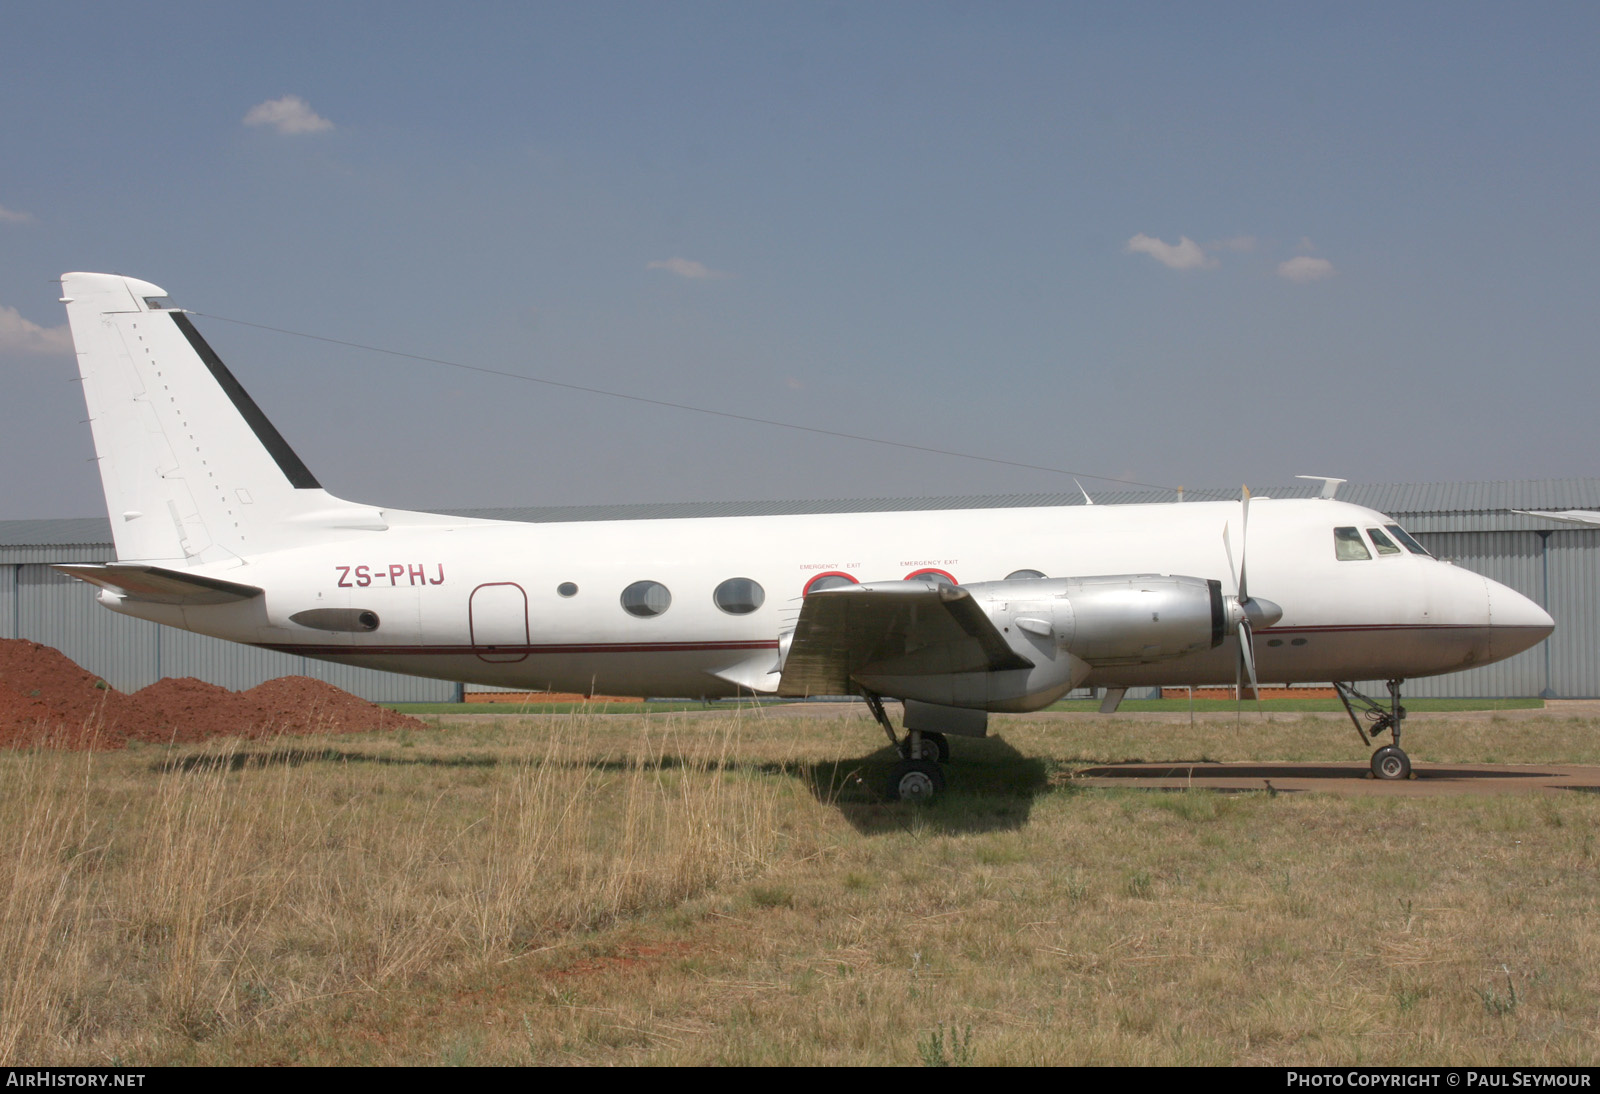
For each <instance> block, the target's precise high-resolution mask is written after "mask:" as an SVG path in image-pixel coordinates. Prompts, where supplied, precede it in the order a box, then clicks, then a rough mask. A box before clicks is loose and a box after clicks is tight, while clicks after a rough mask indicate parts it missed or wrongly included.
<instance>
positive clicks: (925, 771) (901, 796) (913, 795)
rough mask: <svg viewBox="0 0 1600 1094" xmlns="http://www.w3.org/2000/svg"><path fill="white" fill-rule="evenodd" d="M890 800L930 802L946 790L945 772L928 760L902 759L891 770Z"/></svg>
mask: <svg viewBox="0 0 1600 1094" xmlns="http://www.w3.org/2000/svg"><path fill="white" fill-rule="evenodd" d="M888 790H889V800H890V801H908V802H929V801H932V800H933V799H934V796H935V795H937V794H940V793H942V792H943V791H944V772H943V771H941V770H939V765H938V764H936V763H930V762H928V761H927V760H901V761H900V762H899V763H897V764H895V765H894V767H892V768H891V769H890V770H889V786H888Z"/></svg>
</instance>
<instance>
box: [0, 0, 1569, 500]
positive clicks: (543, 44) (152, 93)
mask: <svg viewBox="0 0 1600 1094" xmlns="http://www.w3.org/2000/svg"><path fill="white" fill-rule="evenodd" d="M0 18H3V20H4V23H3V25H4V28H5V32H4V33H3V34H0V97H3V98H0V101H3V104H4V109H3V110H0V148H3V149H4V150H5V151H4V154H3V155H0V369H3V370H4V375H5V377H6V385H5V391H6V396H5V398H4V400H3V401H0V461H3V465H4V466H5V467H6V468H7V470H8V472H9V473H8V474H6V475H5V476H0V519H10V518H25V517H47V516H78V515H93V514H96V513H99V512H101V511H103V506H102V502H101V499H100V496H99V489H98V481H97V477H96V474H95V471H94V467H93V464H92V457H93V451H92V448H91V446H90V443H89V435H88V429H87V427H86V426H84V425H82V424H81V423H82V419H83V417H84V414H83V408H82V405H81V403H80V402H79V395H78V391H77V388H76V386H75V385H73V384H71V383H70V382H69V380H70V379H71V377H72V375H73V371H72V362H71V358H70V355H69V354H64V353H63V352H62V349H61V347H62V339H61V333H60V331H59V330H57V329H56V328H59V327H60V326H61V325H62V323H63V321H64V317H63V315H62V313H61V310H60V305H59V304H58V303H56V297H57V295H59V294H58V292H57V291H56V287H55V286H54V285H52V284H50V281H51V279H52V278H54V277H56V276H58V275H59V274H60V273H61V272H63V271H65V270H71V269H84V270H115V271H118V272H123V273H128V274H132V275H134V276H138V277H142V278H145V279H147V280H151V281H154V282H156V283H157V284H160V285H162V286H164V287H165V288H166V289H168V290H169V291H170V292H171V293H172V295H173V297H174V298H175V300H176V301H177V302H178V303H179V304H181V305H183V306H185V307H189V308H191V309H194V310H196V311H199V312H201V313H203V316H204V317H202V318H200V319H198V320H197V323H198V325H199V326H200V328H201V330H202V331H203V332H204V333H205V334H206V335H207V337H208V338H209V339H210V340H211V342H212V343H213V345H214V346H215V347H216V348H217V349H218V350H219V351H220V352H221V354H222V356H223V357H224V359H225V360H227V361H228V362H229V364H230V366H231V367H232V368H233V370H234V372H235V373H236V374H237V375H238V376H239V377H240V379H241V380H242V381H243V383H244V384H245V385H246V387H248V388H249V389H250V391H251V392H252V394H254V395H255V396H256V398H257V401H258V402H260V403H261V404H262V406H263V407H264V408H265V409H266V410H267V412H268V414H269V415H270V416H271V417H272V418H273V420H274V421H275V422H276V423H277V424H278V426H279V428H280V429H281V430H282V432H283V433H284V434H285V435H286V436H287V437H288V438H289V440H290V441H291V443H293V444H294V446H295V447H296V449H297V450H298V451H299V452H300V454H301V455H302V456H303V457H304V459H305V460H306V462H307V463H308V464H309V465H310V466H311V467H312V469H313V470H314V471H315V472H316V473H317V475H318V476H319V478H320V479H321V480H322V482H323V483H324V485H325V486H327V487H328V488H329V489H331V490H333V491H334V492H335V493H338V494H341V495H343V496H347V497H351V498H354V499H358V500H362V501H368V502H374V503H381V504H390V505H397V506H411V507H418V508H426V507H429V506H474V505H537V504H565V503H578V502H586V501H589V502H628V501H647V500H699V499H762V498H823V497H862V496H882V495H892V496H906V495H916V494H935V493H937V494H950V493H957V494H960V493H985V492H1025V491H1040V490H1063V489H1072V482H1071V478H1070V477H1068V476H1065V475H1061V474H1052V473H1049V472H1042V471H1027V470H1023V469H1019V468H1015V467H1007V466H1003V465H996V464H986V463H981V462H976V461H968V460H961V459H956V458H952V457H943V456H935V455H930V454H927V453H920V452H915V451H910V450H906V449H897V448H892V447H884V446H875V445H868V444H862V443H857V442H850V441H843V440H840V439H837V438H826V437H819V436H815V435H810V434H805V433H800V432H795V431H789V430H781V429H775V428H772V427H766V426H758V425H754V424H749V423H738V422H733V421H729V420H726V419H717V418H709V417H705V416H701V415H695V414H690V413H685V412H681V411H672V410H667V409H663V408H660V407H652V406H648V405H643V404H637V403H628V402H622V401H617V400H611V399H605V398H601V397H597V396H592V395H584V394H580V393H575V392H571V391H563V390H558V389H553V388H548V387H543V386H539V385H534V384H528V383H520V382H516V381H512V380H507V379H503V378H497V377H494V376H488V375H483V374H478V373H470V372H464V371H461V370H456V369H449V368H442V367H439V366H435V365H427V364H423V363H419V362H416V361H412V360H407V359H404V358H397V357H391V356H383V355H378V354H372V353H365V352H361V351H356V350H348V349H342V348H339V347H336V346H332V345H330V344H328V343H325V342H316V341H310V340H306V339H301V338H295V337H289V336H284V335H278V334H271V333H267V332H263V331H260V330H256V329H253V328H249V327H243V326H238V325H235V324H230V323H226V322H223V321H221V320H220V319H217V318H207V317H230V318H235V319H241V320H246V321H249V322H252V323H258V324H264V325H268V326H273V327H280V328H286V329H291V330H295V331H302V332H309V333H313V334H318V335H323V336H327V337H330V338H336V339H343V340H347V341H352V342H359V343H364V344H372V345H379V346H385V347H392V348H395V349H400V350H405V351H408V352H411V353H416V354H422V355H425V356H431V357H438V358H444V359H448V360H452V361H460V362H465V363H469V364H474V365H480V366H484V367H487V368H492V369H499V370H504V371H509V372H517V373H523V374H527V375H533V376H539V377H545V378H549V379H553V380H559V381H563V382H567V383H575V384H580V385H585V386H591V387H599V388H606V389H610V390H617V391H625V392H629V393H633V394H637V395H640V396H644V397H647V398H653V399H660V400H667V401H671V402H678V403H686V404H691V405H695V406H703V407H708V408H712V409H717V410H724V411H729V412H732V413H736V414H745V415H752V416H757V417H762V418H774V419H781V420H784V421H789V422H794V423H798V424H804V425H812V426H817V427H820V428H824V429H832V430H837V431H843V432H848V433H856V434H864V435H870V436H875V437H881V438H884V439H887V440H894V441H901V442H905V443H909V444H915V445H924V446H931V447H936V448H946V449H955V450H959V451H963V452H970V453H975V454H979V455H984V456H990V457H994V458H997V459H1002V460H1012V461H1018V462H1022V463H1027V464H1036V465H1043V466H1047V467H1053V468H1061V469H1067V470H1071V471H1076V472H1079V473H1081V474H1087V475H1101V476H1110V477H1114V478H1123V479H1127V480H1131V481H1137V482H1140V483H1152V484H1161V485H1178V484H1186V485H1190V486H1219V485H1228V484H1233V483H1238V482H1251V483H1281V482H1286V481H1289V480H1290V479H1291V478H1292V476H1293V475H1295V474H1298V473H1319V474H1332V475H1340V476H1343V477H1346V478H1349V479H1352V480H1356V481H1365V482H1393V481H1451V480H1471V479H1524V478H1544V477H1565V476H1580V475H1590V474H1594V473H1596V468H1595V461H1594V458H1593V453H1594V446H1593V442H1592V425H1593V420H1594V416H1595V415H1594V408H1595V406H1596V395H1597V387H1600V380H1597V378H1596V369H1595V367H1594V361H1593V358H1594V355H1595V348H1596V345H1597V342H1600V321H1597V319H1596V309H1595V306H1594V303H1593V302H1594V301H1595V300H1596V299H1597V298H1600V292H1597V289H1600V278H1597V276H1596V273H1595V264H1596V259H1597V256H1600V209H1597V207H1600V203H1597V202H1596V200H1595V191H1596V181H1597V179H1600V163H1597V162H1596V161H1597V159H1600V140H1597V136H1600V135H1597V133H1596V121H1597V107H1600V95H1597V91H1600V87H1597V84H1600V66H1597V65H1595V63H1594V60H1593V57H1594V52H1595V48H1596V44H1597V42H1600V34H1597V31H1600V7H1596V6H1594V5H1586V4H1567V5H1550V4H1519V5H1473V4H1464V3H1451V4H1381V5H1362V4H1340V5H1322V6H1313V5H1285V4H1262V5H1251V4H1214V5H1195V4H1116V5H1110V4H1106V5H1071V4H983V5H954V4H927V3H918V4H894V3H874V4H833V5H824V4H791V5H773V4H699V3H680V4H607V3H591V4H582V5H578V4H571V5H539V4H507V5H472V6H464V7H461V8H458V9H451V10H450V11H449V12H448V13H446V12H445V9H442V8H440V7H438V6H437V5H420V4H417V5H407V4H371V5H367V4H338V5H324V4H316V5H310V4H306V5H302V4H294V3H280V4H274V5H270V6H262V5H251V6H248V7H247V6H240V5H222V4H211V5H202V4H194V5H188V4H162V3H153V4H146V5H141V6H139V7H137V8H135V9H126V8H114V7H111V6H109V5H98V4H95V5H76V6H66V5H48V4H34V5H12V6H10V7H8V8H7V10H6V11H5V13H4V15H3V17H0ZM1083 482H1084V485H1085V486H1087V487H1089V488H1090V490H1091V491H1093V490H1094V489H1097V488H1106V487H1107V485H1108V484H1106V483H1104V482H1100V481H1098V480H1092V479H1089V478H1084V479H1083Z"/></svg>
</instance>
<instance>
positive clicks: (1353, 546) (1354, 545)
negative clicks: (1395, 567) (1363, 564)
mask: <svg viewBox="0 0 1600 1094" xmlns="http://www.w3.org/2000/svg"><path fill="white" fill-rule="evenodd" d="M1333 557H1334V558H1336V559H1338V560H1339V561H1340V562H1354V561H1356V560H1357V559H1363V558H1371V557H1372V552H1371V551H1369V550H1367V543H1366V541H1365V540H1364V539H1362V538H1361V529H1359V528H1335V529H1334V530H1333Z"/></svg>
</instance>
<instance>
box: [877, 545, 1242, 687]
mask: <svg viewBox="0 0 1600 1094" xmlns="http://www.w3.org/2000/svg"><path fill="white" fill-rule="evenodd" d="M962 588H963V589H964V590H965V591H966V592H968V593H969V594H971V596H972V597H973V599H974V600H975V601H976V602H977V603H978V604H979V605H980V606H981V607H982V608H983V610H984V612H985V613H986V614H987V615H988V616H989V618H990V620H991V621H992V622H993V623H994V626H995V629H996V630H998V631H999V632H1000V633H1001V635H1002V636H1004V638H1005V640H1006V643H1007V644H1008V645H1010V647H1011V648H1012V649H1013V650H1015V651H1016V652H1017V653H1018V654H1020V655H1021V656H1022V657H1024V658H1026V659H1027V660H1028V661H1029V662H1031V663H1032V665H1033V667H1032V668H1029V669H1008V670H1004V671H999V672H973V671H965V672H963V671H959V670H957V671H951V672H946V673H928V672H927V671H926V666H918V668H919V669H921V670H922V671H919V672H915V673H911V672H904V670H901V671H895V669H896V668H898V666H894V667H891V666H887V665H886V666H884V669H885V670H887V671H880V672H878V673H871V674H867V673H863V674H860V675H859V676H858V679H859V680H860V682H861V683H862V684H864V685H865V686H867V687H869V688H871V689H872V690H874V691H876V692H878V693H879V694H882V695H891V696H894V697H895V698H899V699H913V700H917V701H919V702H923V703H930V704H934V705H937V706H944V707H962V708H966V709H975V710H988V711H997V712H1005V713H1026V712H1028V711H1034V710H1040V709H1043V708H1044V707H1047V706H1049V705H1050V704H1051V703H1053V702H1055V701H1056V700H1057V699H1059V698H1061V697H1062V696H1063V695H1065V694H1067V693H1068V692H1069V691H1071V690H1072V689H1074V688H1076V687H1077V686H1079V685H1080V684H1081V683H1082V682H1083V681H1084V680H1085V679H1086V678H1087V677H1088V675H1089V673H1090V672H1092V671H1093V670H1094V669H1096V668H1100V667H1106V666H1115V665H1142V664H1150V663H1152V662H1158V661H1171V660H1175V659H1177V658H1180V657H1186V656H1188V655H1189V654H1192V653H1198V652H1201V651H1204V650H1208V649H1211V648H1212V647H1214V646H1217V645H1219V644H1220V643H1221V642H1222V640H1223V638H1224V637H1225V636H1226V635H1227V634H1228V633H1229V624H1230V621H1231V620H1232V616H1233V615H1235V614H1237V612H1238V608H1237V605H1236V604H1235V603H1234V601H1233V598H1231V597H1230V598H1224V597H1223V595H1222V584H1221V582H1219V581H1208V580H1206V579H1204V578H1198V577H1182V576H1166V575H1160V574H1131V575H1116V576H1107V577H1081V578H1027V579H1021V580H1013V581H986V582H978V583H975V584H972V585H964V586H962ZM952 669H956V666H952Z"/></svg>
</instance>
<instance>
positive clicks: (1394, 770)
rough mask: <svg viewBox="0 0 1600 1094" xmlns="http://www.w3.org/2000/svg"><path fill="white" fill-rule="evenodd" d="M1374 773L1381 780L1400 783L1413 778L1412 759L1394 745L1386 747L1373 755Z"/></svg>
mask: <svg viewBox="0 0 1600 1094" xmlns="http://www.w3.org/2000/svg"><path fill="white" fill-rule="evenodd" d="M1372 773H1373V774H1374V775H1376V776H1377V777H1378V778H1380V779H1388V780H1391V781H1398V780H1400V779H1409V778H1410V777H1411V757H1410V756H1407V755H1406V754H1405V753H1404V752H1402V751H1400V750H1399V749H1398V748H1396V747H1395V746H1394V745H1384V746H1383V747H1382V748H1380V749H1378V751H1376V752H1374V753H1373V754H1372Z"/></svg>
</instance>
